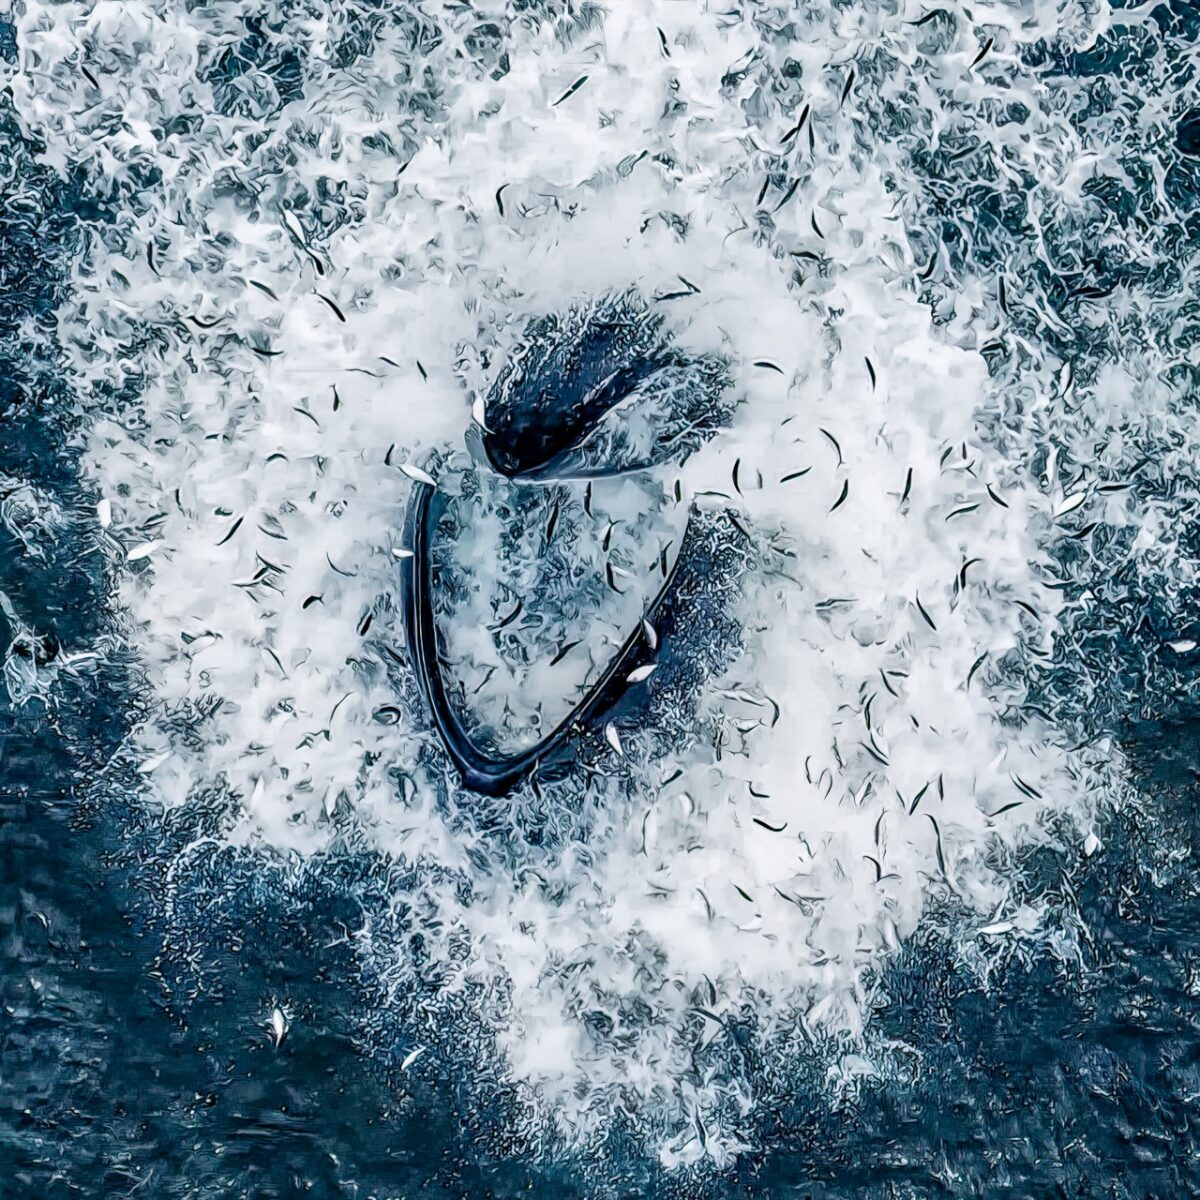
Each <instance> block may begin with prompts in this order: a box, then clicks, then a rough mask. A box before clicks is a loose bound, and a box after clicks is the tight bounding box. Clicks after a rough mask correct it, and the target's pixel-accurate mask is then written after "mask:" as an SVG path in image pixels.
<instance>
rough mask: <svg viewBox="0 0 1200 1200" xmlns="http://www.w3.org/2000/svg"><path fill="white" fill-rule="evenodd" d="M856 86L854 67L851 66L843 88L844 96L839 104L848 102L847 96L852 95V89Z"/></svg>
mask: <svg viewBox="0 0 1200 1200" xmlns="http://www.w3.org/2000/svg"><path fill="white" fill-rule="evenodd" d="M853 86H854V68H853V67H851V68H850V74H849V75H847V76H846V85H845V87H843V88H842V98H841V99H840V100H839V101H838V106H839V107H840V106H841V105H843V104H845V103H846V97H847V96H848V95H850V89H851V88H852V87H853Z"/></svg>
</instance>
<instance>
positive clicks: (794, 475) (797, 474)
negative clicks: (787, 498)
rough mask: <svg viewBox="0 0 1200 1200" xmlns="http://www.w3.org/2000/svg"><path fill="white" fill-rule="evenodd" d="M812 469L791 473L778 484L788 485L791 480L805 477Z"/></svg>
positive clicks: (806, 468)
mask: <svg viewBox="0 0 1200 1200" xmlns="http://www.w3.org/2000/svg"><path fill="white" fill-rule="evenodd" d="M811 470H812V467H805V468H804V469H803V470H802V471H791V472H789V473H788V474H787V475H785V476H783V478H782V479H780V481H779V482H780V483H790V482H791V481H792V480H793V479H799V478H800V477H801V476H802V475H807V474H808V473H809V471H811Z"/></svg>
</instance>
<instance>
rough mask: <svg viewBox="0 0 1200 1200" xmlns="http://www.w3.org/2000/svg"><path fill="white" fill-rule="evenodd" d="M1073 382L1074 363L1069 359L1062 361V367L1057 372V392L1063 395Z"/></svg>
mask: <svg viewBox="0 0 1200 1200" xmlns="http://www.w3.org/2000/svg"><path fill="white" fill-rule="evenodd" d="M1074 382H1075V364H1074V363H1072V362H1071V361H1070V360H1069V359H1068V361H1067V362H1065V363H1063V365H1062V369H1061V370H1060V371H1059V373H1058V392H1059V395H1060V396H1065V395H1066V394H1067V393H1068V392H1069V391H1070V390H1071V384H1072V383H1074Z"/></svg>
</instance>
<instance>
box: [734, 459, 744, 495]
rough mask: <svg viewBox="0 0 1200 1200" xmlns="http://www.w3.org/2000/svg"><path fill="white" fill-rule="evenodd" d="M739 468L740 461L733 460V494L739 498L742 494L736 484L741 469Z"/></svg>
mask: <svg viewBox="0 0 1200 1200" xmlns="http://www.w3.org/2000/svg"><path fill="white" fill-rule="evenodd" d="M741 466H742V460H741V459H740V458H737V459H734V462H733V490H734V491H735V492H737V494H738V495H739V496H740V495H741V494H742V489H741V486H740V485H739V483H738V471H739V470H740V469H741Z"/></svg>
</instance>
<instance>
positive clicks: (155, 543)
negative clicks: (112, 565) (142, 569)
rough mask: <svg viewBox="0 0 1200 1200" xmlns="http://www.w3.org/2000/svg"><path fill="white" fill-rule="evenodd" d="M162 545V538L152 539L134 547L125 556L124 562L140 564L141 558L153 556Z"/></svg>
mask: <svg viewBox="0 0 1200 1200" xmlns="http://www.w3.org/2000/svg"><path fill="white" fill-rule="evenodd" d="M162 544H163V539H162V538H154V539H153V540H151V541H149V542H142V544H141V545H140V546H134V548H133V549H132V550H130V551H129V553H128V554H126V555H125V561H126V562H140V561H141V560H142V559H143V558H149V557H150V555H151V554H153V553H154V552H155V551H156V550H157V549H158V548H159V546H161V545H162Z"/></svg>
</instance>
